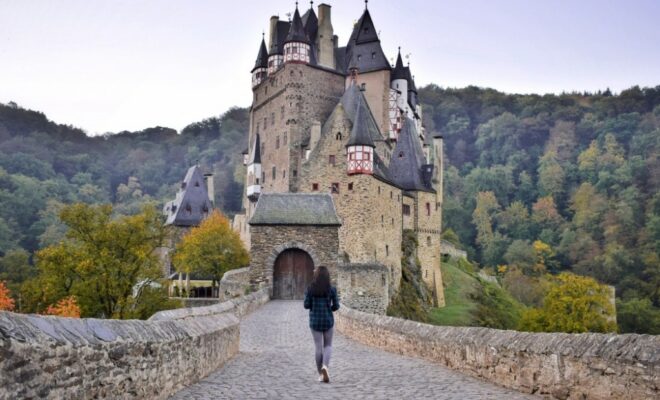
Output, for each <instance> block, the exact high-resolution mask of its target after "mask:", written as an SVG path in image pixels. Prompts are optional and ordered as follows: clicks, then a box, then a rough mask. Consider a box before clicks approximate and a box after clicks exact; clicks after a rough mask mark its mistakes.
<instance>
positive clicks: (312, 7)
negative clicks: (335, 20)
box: [309, 0, 314, 9]
mask: <svg viewBox="0 0 660 400" xmlns="http://www.w3.org/2000/svg"><path fill="white" fill-rule="evenodd" d="M309 8H311V9H314V0H311V1H310V2H309Z"/></svg>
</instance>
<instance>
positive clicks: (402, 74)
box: [392, 47, 408, 80]
mask: <svg viewBox="0 0 660 400" xmlns="http://www.w3.org/2000/svg"><path fill="white" fill-rule="evenodd" d="M395 79H408V76H407V74H406V67H404V66H403V60H402V59H401V48H400V47H399V55H398V56H397V57H396V65H395V66H394V70H392V80H395Z"/></svg>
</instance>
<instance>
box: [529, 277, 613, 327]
mask: <svg viewBox="0 0 660 400" xmlns="http://www.w3.org/2000/svg"><path fill="white" fill-rule="evenodd" d="M611 294H612V292H611V291H610V289H609V288H608V287H607V286H605V285H601V284H599V283H598V282H596V280H594V279H593V278H589V277H583V276H579V275H574V274H571V273H567V272H564V273H561V274H559V275H557V276H556V277H554V278H553V282H552V284H551V286H550V288H549V289H548V291H547V293H546V295H545V297H544V299H543V306H542V307H541V308H535V309H530V310H528V311H526V312H525V313H524V314H523V316H522V318H521V320H520V326H519V329H520V330H524V331H533V332H569V333H582V332H615V331H616V330H617V326H616V322H615V321H616V320H615V317H614V306H613V305H612V300H613V299H611V297H610V296H611Z"/></svg>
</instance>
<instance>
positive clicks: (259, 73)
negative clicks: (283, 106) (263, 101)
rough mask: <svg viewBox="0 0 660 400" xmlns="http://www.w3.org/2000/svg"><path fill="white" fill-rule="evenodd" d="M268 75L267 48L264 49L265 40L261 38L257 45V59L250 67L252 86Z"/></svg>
mask: <svg viewBox="0 0 660 400" xmlns="http://www.w3.org/2000/svg"><path fill="white" fill-rule="evenodd" d="M267 76H268V50H266V41H265V40H264V38H263V37H262V38H261V46H260V47H259V54H257V60H256V61H255V63H254V68H252V87H253V88H254V87H256V86H258V85H259V84H260V83H261V82H263V81H264V80H265V79H266V77H267Z"/></svg>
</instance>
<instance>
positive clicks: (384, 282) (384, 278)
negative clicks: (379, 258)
mask: <svg viewBox="0 0 660 400" xmlns="http://www.w3.org/2000/svg"><path fill="white" fill-rule="evenodd" d="M380 280H381V282H382V284H383V286H385V285H387V278H386V277H385V274H382V275H381V276H380Z"/></svg>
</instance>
